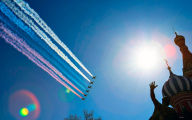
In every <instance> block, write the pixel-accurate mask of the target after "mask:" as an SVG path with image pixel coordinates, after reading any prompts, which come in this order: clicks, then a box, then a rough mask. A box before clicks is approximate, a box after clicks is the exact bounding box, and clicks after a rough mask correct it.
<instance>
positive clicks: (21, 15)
mask: <svg viewBox="0 0 192 120" xmlns="http://www.w3.org/2000/svg"><path fill="white" fill-rule="evenodd" d="M2 1H3V2H4V3H5V4H6V5H7V6H8V7H9V8H10V9H11V10H12V11H13V12H14V14H16V15H17V16H18V17H19V18H20V19H21V20H22V21H24V22H25V23H26V24H27V25H28V26H29V27H31V28H32V30H33V31H35V33H36V34H37V35H38V36H39V37H40V38H41V39H43V40H44V41H45V42H46V43H47V44H48V45H49V46H50V47H51V48H52V49H53V50H54V51H55V52H56V53H57V54H58V55H59V56H60V57H61V58H63V59H64V60H65V61H66V62H67V63H68V64H69V65H70V66H71V67H73V68H74V69H75V70H76V71H77V72H78V73H79V74H80V75H82V76H83V77H84V78H85V79H86V80H87V81H89V82H90V80H89V79H88V78H87V77H86V76H85V75H84V74H83V73H82V72H81V71H80V70H79V69H78V68H77V67H76V66H75V65H74V64H73V63H72V62H71V60H70V59H69V58H68V57H67V56H66V55H65V54H64V53H63V52H62V51H61V50H60V49H59V48H58V47H57V46H56V45H55V44H54V43H53V42H52V41H51V40H50V38H49V37H48V36H47V35H46V34H45V33H44V32H43V31H42V30H40V29H39V28H38V27H37V26H36V25H35V24H34V22H33V21H32V20H30V19H29V18H28V17H27V16H26V15H25V14H24V13H23V12H22V11H20V10H19V9H18V8H17V7H16V6H15V4H14V3H12V2H11V1H10V0H2Z"/></svg>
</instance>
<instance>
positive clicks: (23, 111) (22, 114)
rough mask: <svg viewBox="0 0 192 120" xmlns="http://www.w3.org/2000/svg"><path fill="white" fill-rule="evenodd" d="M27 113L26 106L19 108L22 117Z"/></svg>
mask: <svg viewBox="0 0 192 120" xmlns="http://www.w3.org/2000/svg"><path fill="white" fill-rule="evenodd" d="M28 114H29V110H28V109H27V108H25V107H24V108H21V109H20V115H21V116H22V117H25V116H27V115H28Z"/></svg>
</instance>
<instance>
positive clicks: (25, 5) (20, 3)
mask: <svg viewBox="0 0 192 120" xmlns="http://www.w3.org/2000/svg"><path fill="white" fill-rule="evenodd" d="M13 1H14V2H15V3H16V4H17V5H18V6H19V7H20V8H21V9H22V10H23V11H24V12H25V13H26V14H27V15H29V16H30V17H31V18H33V20H34V21H35V22H36V23H37V24H38V25H39V26H41V28H42V29H43V30H45V31H46V32H47V33H48V34H49V35H50V36H51V37H52V38H53V39H54V40H55V41H56V42H57V43H58V44H59V45H60V46H62V48H63V49H65V50H66V51H67V52H68V54H69V55H70V56H71V57H72V58H73V59H74V60H75V61H76V62H77V63H78V64H79V65H80V66H81V67H82V68H83V69H84V70H85V71H86V72H87V73H88V74H89V75H90V76H91V77H93V75H92V74H91V73H90V71H89V70H88V69H87V68H86V67H85V66H84V65H83V64H82V62H81V61H80V60H79V59H78V58H77V57H76V56H75V55H74V54H73V53H72V52H71V50H70V49H69V48H68V47H67V46H66V45H65V44H64V43H63V42H62V41H61V40H60V39H59V37H58V36H57V35H56V34H55V33H54V32H53V31H52V30H51V28H50V27H49V26H48V25H47V24H46V23H45V22H44V21H43V20H42V19H41V17H40V16H39V15H38V14H37V13H36V12H35V11H34V10H33V9H32V8H31V7H30V6H29V4H28V3H26V2H25V1H23V0H13Z"/></svg>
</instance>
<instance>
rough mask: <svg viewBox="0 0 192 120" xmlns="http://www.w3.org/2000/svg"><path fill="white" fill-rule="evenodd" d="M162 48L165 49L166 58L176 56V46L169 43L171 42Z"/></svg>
mask: <svg viewBox="0 0 192 120" xmlns="http://www.w3.org/2000/svg"><path fill="white" fill-rule="evenodd" d="M164 50H165V53H166V57H167V58H175V57H176V48H175V47H174V46H173V45H171V44H167V45H165V47H164Z"/></svg>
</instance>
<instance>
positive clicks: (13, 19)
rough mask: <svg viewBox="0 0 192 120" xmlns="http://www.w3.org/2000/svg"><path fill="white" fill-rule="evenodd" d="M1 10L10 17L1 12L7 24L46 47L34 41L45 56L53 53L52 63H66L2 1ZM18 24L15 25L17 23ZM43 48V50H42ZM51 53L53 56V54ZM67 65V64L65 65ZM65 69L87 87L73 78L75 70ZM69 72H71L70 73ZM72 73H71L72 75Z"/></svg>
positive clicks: (1, 18)
mask: <svg viewBox="0 0 192 120" xmlns="http://www.w3.org/2000/svg"><path fill="white" fill-rule="evenodd" d="M0 11H1V12H2V13H3V14H4V15H6V16H7V17H8V19H7V18H5V17H3V15H2V14H1V12H0V20H2V21H3V22H4V23H5V24H7V25H8V26H9V27H11V28H12V29H13V30H15V28H16V26H18V27H19V28H20V29H21V31H20V32H25V33H27V34H28V35H29V36H30V38H31V39H32V40H34V41H35V42H36V43H37V44H39V45H40V46H43V47H42V48H44V49H41V48H39V47H38V46H37V45H36V44H35V45H34V43H33V45H32V46H33V47H35V49H38V51H39V52H40V53H41V54H42V55H44V57H47V55H45V54H47V53H48V54H49V55H50V54H52V55H53V57H54V59H50V58H51V57H48V58H47V59H49V60H50V61H52V64H55V65H56V64H57V63H61V64H62V63H64V62H63V61H62V60H61V61H60V57H59V56H55V52H54V51H52V50H50V49H51V48H50V47H49V46H45V45H44V44H46V43H44V42H43V41H42V40H41V39H40V38H38V36H37V35H36V33H35V32H34V31H33V30H32V29H31V28H30V27H28V26H27V25H25V24H24V23H23V22H22V21H21V20H20V19H18V18H17V17H16V16H15V15H14V14H13V13H12V12H11V11H10V10H9V9H8V8H7V7H6V6H5V5H4V4H3V3H2V2H0ZM9 21H11V22H13V24H12V23H11V22H9ZM14 24H15V25H16V26H15V25H14ZM15 32H17V33H18V32H19V31H18V29H17V30H16V31H15ZM23 35H24V34H22V35H21V36H23ZM25 40H26V41H28V43H29V44H31V42H29V41H30V40H28V39H26V38H25ZM40 49H41V50H40ZM45 51H47V53H46V52H45ZM52 55H51V56H52ZM55 60H56V61H55ZM57 60H59V61H57ZM56 66H57V67H58V68H60V70H62V71H63V70H64V69H63V68H61V66H60V65H58V64H57V65H56ZM64 66H65V65H64ZM65 69H67V70H68V71H63V72H64V74H65V75H66V76H67V77H68V78H70V79H71V80H72V81H73V82H75V83H76V84H78V85H79V86H80V87H81V88H82V89H85V87H83V85H81V84H82V83H81V81H79V82H78V81H76V80H77V79H78V78H75V79H73V78H72V77H71V75H75V73H74V72H73V71H71V70H70V68H69V67H66V66H65ZM68 72H70V73H68ZM70 74H71V75H70Z"/></svg>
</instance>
